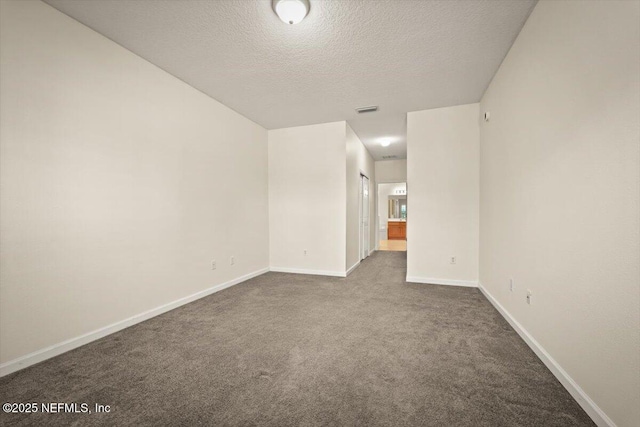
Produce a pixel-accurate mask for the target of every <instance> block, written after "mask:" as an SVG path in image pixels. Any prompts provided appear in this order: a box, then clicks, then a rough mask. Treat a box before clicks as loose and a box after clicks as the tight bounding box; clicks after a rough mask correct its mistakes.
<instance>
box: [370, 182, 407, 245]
mask: <svg viewBox="0 0 640 427" xmlns="http://www.w3.org/2000/svg"><path fill="white" fill-rule="evenodd" d="M380 184H404V185H405V186H406V188H407V206H409V183H408V182H407V181H406V180H405V181H397V180H393V181H380V182H378V181H376V194H375V202H374V205H375V208H376V209H375V210H376V221H375V222H376V245H375V250H376V251H378V250H380V212H378V211H379V209H378V204H379V203H380V202H379V200H378V197H379V196H380ZM408 209H409V208H408V207H407V219H408V218H409V212H408ZM369 216H371V213H369ZM369 224H371V220H369ZM408 227H409V221H407V228H408ZM406 239H407V241H408V240H409V233H408V232H407V236H406Z"/></svg>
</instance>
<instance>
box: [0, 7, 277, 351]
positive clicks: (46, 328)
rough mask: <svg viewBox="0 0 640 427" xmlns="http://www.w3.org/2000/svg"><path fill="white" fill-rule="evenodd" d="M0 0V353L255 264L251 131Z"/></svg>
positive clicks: (259, 238)
mask: <svg viewBox="0 0 640 427" xmlns="http://www.w3.org/2000/svg"><path fill="white" fill-rule="evenodd" d="M1 5H2V6H1V7H2V10H1V13H0V15H1V23H0V28H1V34H0V43H1V45H0V55H1V56H0V64H1V65H0V67H1V68H0V75H1V79H0V91H1V93H2V97H1V105H0V111H1V117H0V151H1V156H0V162H1V164H0V180H1V183H2V191H1V193H0V235H1V236H2V239H1V241H0V253H1V262H2V268H1V269H0V280H1V283H2V286H1V287H0V342H1V343H2V345H0V362H2V363H6V362H9V361H12V360H14V359H16V358H19V357H21V356H24V355H26V354H27V353H30V352H34V351H38V350H41V349H43V348H44V347H47V346H51V345H55V344H57V343H60V342H62V341H65V340H68V339H72V338H74V337H78V336H79V335H82V334H85V333H88V332H90V331H94V330H96V329H98V328H101V327H104V326H106V325H110V324H112V323H114V322H118V321H121V320H123V319H126V318H128V317H130V316H134V315H137V314H140V313H142V312H145V311H147V310H150V309H153V308H156V307H158V306H161V305H163V304H166V303H168V302H171V301H174V300H176V299H179V298H182V297H185V296H188V295H191V294H194V293H196V292H198V291H202V290H204V289H207V288H210V287H212V286H214V285H217V284H221V283H224V282H226V281H229V280H231V279H234V278H237V277H239V276H242V275H245V274H247V273H251V272H255V271H257V270H260V269H264V268H267V267H268V207H267V203H268V199H267V132H266V131H265V130H264V129H263V128H261V127H260V126H258V125H256V124H255V123H253V122H251V121H249V120H247V119H246V118H244V117H242V116H240V115H239V114H237V113H235V112H233V111H231V110H230V109H228V108H227V107H225V106H223V105H221V104H220V103H218V102H216V101H214V100H212V99H211V98H209V97H207V96H205V95H203V94H202V93H200V92H198V91H197V90H195V89H193V88H191V87H190V86H188V85H186V84H185V83H183V82H181V81H179V80H178V79H176V78H174V77H172V76H170V75H169V74H167V73H165V72H163V71H161V70H160V69H158V68H157V67H155V66H154V65H151V64H150V63H148V62H146V61H144V60H143V59H141V58H139V57H137V56H136V55H134V54H133V53H131V52H129V51H127V50H125V49H123V48H122V47H120V46H118V45H116V44H115V43H113V42H111V41H110V40H108V39H106V38H105V37H103V36H101V35H99V34H98V33H96V32H94V31H92V30H90V29H88V28H87V27H85V26H83V25H81V24H79V23H78V22H76V21H74V20H73V19H71V18H69V17H67V16H65V15H63V14H62V13H60V12H58V11H56V10H55V9H53V8H51V7H50V6H48V5H46V4H44V3H41V2H36V1H2V2H1ZM229 206H232V208H231V209H229V208H228V207H229ZM232 255H234V256H235V257H236V263H235V265H233V266H231V265H230V263H229V257H230V256H232ZM212 259H217V261H218V268H217V270H215V271H213V270H212V269H211V261H212Z"/></svg>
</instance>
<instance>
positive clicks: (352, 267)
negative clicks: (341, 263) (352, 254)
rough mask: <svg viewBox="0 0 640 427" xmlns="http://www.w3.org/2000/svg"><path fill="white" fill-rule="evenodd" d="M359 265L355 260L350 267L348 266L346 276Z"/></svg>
mask: <svg viewBox="0 0 640 427" xmlns="http://www.w3.org/2000/svg"><path fill="white" fill-rule="evenodd" d="M359 265H360V261H358V262H356V263H355V264H353V265H352V266H351V267H349V269H348V270H347V276H348V275H350V274H351V273H352V272H353V270H355V269H356V268H358V266H359Z"/></svg>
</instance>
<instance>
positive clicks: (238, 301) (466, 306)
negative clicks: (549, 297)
mask: <svg viewBox="0 0 640 427" xmlns="http://www.w3.org/2000/svg"><path fill="white" fill-rule="evenodd" d="M405 274H406V253H405V252H376V253H375V254H374V255H373V256H371V257H369V258H368V259H367V260H366V261H365V262H363V264H362V265H361V266H360V267H359V268H358V269H356V270H355V271H354V272H353V273H352V274H351V275H350V276H349V277H348V278H346V279H340V278H328V277H319V276H302V275H293V274H284V273H267V274H265V275H263V276H260V277H257V278H255V279H252V280H250V281H248V282H245V283H243V284H240V285H236V286H234V287H231V288H229V289H227V290H224V291H222V292H219V293H217V294H214V295H211V296H209V297H207V298H204V299H201V300H198V301H196V302H194V303H191V304H188V305H186V306H183V307H181V308H178V309H176V310H173V311H171V312H169V313H166V314H164V315H162V316H159V317H156V318H153V319H151V320H148V321H146V322H144V323H141V324H139V325H136V326H133V327H131V328H128V329H126V330H124V331H121V332H119V333H116V334H113V335H110V336H108V337H106V338H104V339H101V340H99V341H96V342H94V343H91V344H88V345H86V346H84V347H81V348H79V349H76V350H74V351H71V352H69V353H66V354H63V355H61V356H59V357H56V358H54V359H51V360H49V361H46V362H43V363H41V364H39V365H36V366H33V367H31V368H28V369H25V370H23V371H20V372H16V373H14V374H12V375H9V376H7V377H4V378H1V379H0V403H5V402H38V403H42V402H78V403H79V402H86V403H89V404H90V407H91V408H93V405H94V404H95V403H100V404H106V405H110V406H111V408H112V409H111V412H110V413H102V414H96V413H92V414H60V413H59V414H41V413H38V414H30V415H16V414H1V415H0V421H1V422H0V424H2V425H119V426H122V425H135V426H142V425H149V426H151V425H153V426H179V425H218V426H223V425H233V426H255V425H269V426H299V425H303V426H315V425H331V426H355V425H361V426H372V425H381V426H382V425H384V426H409V425H413V426H418V425H419V426H492V427H493V426H563V427H565V426H576V425H593V423H592V422H591V421H590V419H589V418H588V416H587V415H586V414H585V413H584V412H583V411H582V409H581V408H580V407H579V406H578V404H577V403H576V402H575V401H574V400H573V399H572V398H571V396H570V395H569V393H567V392H566V391H565V389H564V388H563V387H562V386H561V385H560V383H558V381H557V380H556V379H555V378H554V377H553V375H552V374H551V373H550V372H549V371H548V370H547V369H546V368H545V366H544V365H543V364H542V362H540V361H539V360H538V359H537V358H536V356H535V355H534V354H533V352H532V351H531V350H530V349H529V348H528V347H527V345H526V344H525V343H524V342H523V341H522V340H521V339H520V338H519V337H518V335H517V334H516V333H515V332H514V331H513V330H512V329H511V328H510V326H509V325H508V324H507V323H506V321H505V320H504V319H503V318H502V317H501V316H500V315H499V314H498V312H496V311H495V310H494V309H493V307H492V306H491V305H490V303H489V302H488V301H487V300H486V299H485V298H484V297H483V296H482V294H480V293H479V291H478V290H477V289H471V288H459V287H452V286H433V285H420V284H407V283H405V281H404V277H405Z"/></svg>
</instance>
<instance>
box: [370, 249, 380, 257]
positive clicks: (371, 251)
mask: <svg viewBox="0 0 640 427" xmlns="http://www.w3.org/2000/svg"><path fill="white" fill-rule="evenodd" d="M377 250H378V248H377V247H376V248H373V249H371V250H370V251H369V256H371V255H372V254H373V253H374V252H375V251H377Z"/></svg>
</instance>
